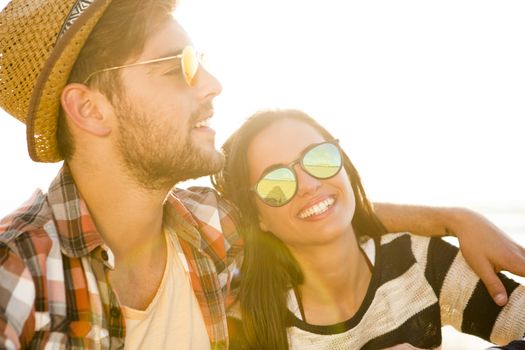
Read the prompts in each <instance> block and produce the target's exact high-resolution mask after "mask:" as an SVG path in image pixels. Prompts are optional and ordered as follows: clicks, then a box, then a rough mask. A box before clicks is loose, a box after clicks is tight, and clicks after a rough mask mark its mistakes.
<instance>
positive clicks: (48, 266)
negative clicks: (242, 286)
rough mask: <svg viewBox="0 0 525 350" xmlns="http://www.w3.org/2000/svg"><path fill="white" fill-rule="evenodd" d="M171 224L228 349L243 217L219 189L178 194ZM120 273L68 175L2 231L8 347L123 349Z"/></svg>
mask: <svg viewBox="0 0 525 350" xmlns="http://www.w3.org/2000/svg"><path fill="white" fill-rule="evenodd" d="M164 218H165V221H166V224H167V225H170V227H172V228H173V230H170V231H174V232H176V233H177V236H178V238H179V240H180V243H181V246H182V251H183V252H184V255H185V257H186V260H187V261H188V265H189V270H190V278H191V284H192V287H193V290H194V292H195V295H196V297H197V300H198V303H199V305H200V308H201V311H202V315H203V318H204V322H205V323H206V327H207V331H208V335H209V337H210V342H211V348H212V349H226V348H227V347H228V334H227V326H226V316H225V314H226V311H225V309H226V305H225V301H226V300H230V298H228V296H231V292H232V291H231V290H230V288H229V287H230V281H231V277H232V274H233V273H235V271H236V270H237V266H239V264H240V261H239V259H240V258H241V256H240V252H241V250H242V249H241V241H240V237H239V235H238V232H237V231H236V220H237V218H236V217H235V215H234V211H233V210H232V208H231V207H229V206H227V205H226V203H224V201H220V200H219V199H218V198H217V196H216V194H215V192H213V190H211V189H207V188H196V189H192V191H186V190H174V191H172V192H171V193H170V194H169V196H168V200H167V202H166V205H165V208H164ZM113 267H114V257H113V254H112V252H111V250H110V249H109V247H108V246H107V245H106V244H105V243H104V242H103V241H102V239H101V237H100V235H99V233H98V232H97V229H96V227H95V225H94V222H93V220H92V218H91V217H90V215H89V212H88V209H87V207H86V204H85V203H84V201H83V200H82V199H81V198H80V195H79V193H78V191H77V189H76V186H75V184H74V182H73V178H72V177H71V174H70V172H69V170H68V168H67V166H66V167H64V168H63V169H62V170H61V172H60V173H59V174H58V176H57V177H56V179H55V180H54V181H53V183H52V184H51V186H50V188H49V192H48V195H47V196H46V195H44V194H43V193H42V192H41V191H37V192H35V194H34V195H33V197H32V198H31V199H30V200H29V201H28V202H26V203H25V204H24V205H23V206H22V207H21V208H20V209H18V210H17V211H15V212H14V213H13V214H11V215H9V216H8V217H6V218H4V219H3V220H2V221H1V222H0V348H2V349H3V348H8V349H15V348H26V347H29V348H32V349H44V348H49V347H52V348H54V349H55V348H60V349H64V348H72V349H84V348H89V349H118V348H123V346H124V339H125V321H124V317H123V315H122V313H121V311H120V305H119V304H118V301H117V297H116V295H115V292H114V291H113V290H112V289H111V287H110V284H109V281H108V279H107V275H108V274H107V272H108V271H109V270H110V269H112V268H113ZM174 346H175V344H174Z"/></svg>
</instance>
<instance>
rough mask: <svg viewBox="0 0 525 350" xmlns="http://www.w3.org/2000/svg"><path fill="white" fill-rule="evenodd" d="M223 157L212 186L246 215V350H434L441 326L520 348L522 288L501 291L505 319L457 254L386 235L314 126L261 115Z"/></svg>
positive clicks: (300, 119) (300, 117)
mask: <svg viewBox="0 0 525 350" xmlns="http://www.w3.org/2000/svg"><path fill="white" fill-rule="evenodd" d="M223 150H224V152H225V155H226V166H225V168H224V171H223V172H222V173H221V174H219V175H218V176H217V177H216V178H215V179H214V182H215V184H216V187H217V188H218V190H219V192H221V193H222V194H223V195H224V196H225V197H226V198H227V199H229V200H231V201H232V202H233V203H234V204H235V205H237V207H238V208H241V219H242V222H243V229H244V239H245V258H244V263H243V267H242V272H241V274H242V276H243V278H242V281H241V288H240V294H239V301H240V309H241V314H242V327H241V328H239V329H237V330H236V332H234V334H232V342H233V343H234V344H236V346H238V347H239V348H251V349H283V350H284V349H288V348H290V349H383V348H387V347H392V346H395V345H397V344H403V343H408V344H411V345H412V346H416V347H419V348H425V349H430V348H436V347H439V346H440V344H441V326H442V325H444V324H451V325H453V326H455V327H456V328H457V329H460V330H462V331H463V332H467V333H472V334H475V335H477V336H480V337H483V338H485V339H487V340H490V341H493V342H497V343H507V342H509V341H511V340H513V339H517V338H520V337H523V334H524V333H525V288H523V287H522V286H518V285H517V284H516V283H515V282H513V281H511V280H509V279H504V285H505V287H506V289H507V292H508V294H509V295H510V299H509V303H508V304H507V306H505V307H504V308H501V307H499V306H497V305H496V304H494V303H493V302H492V300H491V297H490V295H489V294H488V293H487V291H486V289H485V287H484V286H483V285H482V284H481V283H480V282H479V280H478V277H477V276H476V275H475V274H474V273H473V272H472V271H471V270H470V268H468V266H467V265H466V264H465V261H464V259H463V257H462V256H461V254H458V249H457V248H455V247H453V246H451V245H449V244H447V243H445V242H443V241H442V240H440V239H431V238H423V237H417V236H412V235H411V234H408V233H399V234H387V232H386V230H385V227H384V226H383V224H382V223H381V221H380V220H379V219H378V218H377V217H376V215H375V214H374V211H373V209H372V207H371V205H370V202H369V201H368V199H367V197H366V194H365V191H364V189H363V186H362V184H361V181H360V178H359V175H358V173H357V171H356V169H355V168H354V166H353V165H352V163H351V162H350V159H349V158H348V157H347V156H346V154H345V153H344V152H343V151H342V150H341V149H340V147H339V145H338V142H337V140H335V139H334V138H333V137H332V136H331V135H330V134H329V133H328V132H327V131H326V130H325V129H324V128H323V127H321V126H320V125H319V124H317V123H316V122H315V121H314V120H313V119H311V118H310V117H308V116H307V115H306V114H304V113H302V112H300V111H295V110H286V111H268V112H262V113H258V114H256V115H255V116H253V117H252V118H250V119H249V120H248V121H247V122H246V123H245V124H244V125H243V126H241V128H240V129H239V130H238V131H237V132H236V133H235V134H234V135H232V136H231V137H230V138H229V139H228V141H227V142H226V144H225V145H224V146H223ZM239 331H240V333H239ZM241 345H242V346H241Z"/></svg>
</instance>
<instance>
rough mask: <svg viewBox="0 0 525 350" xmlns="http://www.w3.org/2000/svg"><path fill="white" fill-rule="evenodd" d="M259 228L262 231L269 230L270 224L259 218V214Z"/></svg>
mask: <svg viewBox="0 0 525 350" xmlns="http://www.w3.org/2000/svg"><path fill="white" fill-rule="evenodd" d="M259 228H260V229H261V230H262V231H263V232H268V231H270V225H269V224H267V223H266V221H265V220H264V219H263V218H261V216H260V215H259Z"/></svg>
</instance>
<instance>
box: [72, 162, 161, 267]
mask: <svg viewBox="0 0 525 350" xmlns="http://www.w3.org/2000/svg"><path fill="white" fill-rule="evenodd" d="M69 167H70V169H71V174H72V176H73V178H74V180H75V184H76V186H77V188H78V190H79V192H80V195H81V197H82V199H83V200H84V202H85V203H86V205H87V207H88V210H89V213H90V215H91V217H92V219H93V222H94V223H95V225H96V227H97V230H98V232H99V234H100V235H101V237H102V239H103V240H104V242H105V243H106V244H107V245H108V246H109V247H110V249H111V250H112V251H113V254H114V255H115V258H116V262H117V263H118V261H119V260H122V259H125V258H126V256H129V255H131V254H132V252H136V251H142V252H144V253H147V252H146V251H145V250H147V247H149V246H155V244H153V243H154V242H157V241H158V239H159V236H161V232H162V222H163V204H164V200H165V198H166V195H167V193H168V191H169V190H168V189H166V190H164V191H151V190H145V189H143V188H141V187H140V186H139V185H137V184H136V183H134V182H133V181H132V180H130V178H129V177H128V176H127V175H126V174H125V173H124V172H123V171H122V169H120V168H118V167H116V166H113V167H111V166H107V165H105V166H104V167H90V169H86V167H82V166H78V165H77V164H75V163H74V162H71V163H69Z"/></svg>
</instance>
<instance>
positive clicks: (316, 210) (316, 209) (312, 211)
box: [298, 197, 335, 219]
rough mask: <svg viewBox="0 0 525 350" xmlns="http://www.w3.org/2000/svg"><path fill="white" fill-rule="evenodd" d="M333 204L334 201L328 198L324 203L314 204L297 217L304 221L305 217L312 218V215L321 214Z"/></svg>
mask: <svg viewBox="0 0 525 350" xmlns="http://www.w3.org/2000/svg"><path fill="white" fill-rule="evenodd" d="M334 202H335V200H334V199H333V198H332V197H329V198H327V199H325V200H324V201H322V202H319V203H317V204H315V205H314V206H312V207H310V208H308V209H305V210H303V211H302V212H300V213H299V215H298V216H299V218H301V219H306V218H307V217H309V216H312V215H319V214H322V213H324V212H325V211H327V210H328V208H330V207H331V206H332V205H333V204H334Z"/></svg>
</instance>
